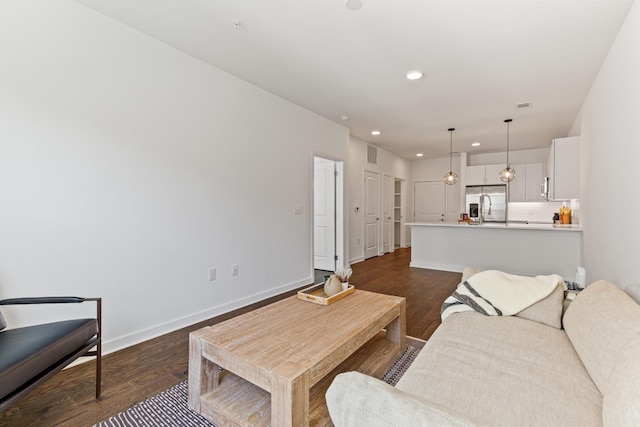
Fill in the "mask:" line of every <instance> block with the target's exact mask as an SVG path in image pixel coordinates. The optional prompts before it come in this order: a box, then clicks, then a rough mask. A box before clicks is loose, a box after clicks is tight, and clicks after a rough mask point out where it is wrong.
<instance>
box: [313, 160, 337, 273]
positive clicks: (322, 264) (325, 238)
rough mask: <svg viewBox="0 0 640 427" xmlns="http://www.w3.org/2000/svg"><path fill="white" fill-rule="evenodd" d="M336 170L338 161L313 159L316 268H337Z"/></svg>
mask: <svg viewBox="0 0 640 427" xmlns="http://www.w3.org/2000/svg"><path fill="white" fill-rule="evenodd" d="M335 177H336V169H335V162H333V161H330V160H326V159H322V158H320V157H315V158H314V172H313V183H314V187H313V210H314V215H313V267H314V268H315V269H318V270H327V271H334V270H335V268H336V178H335Z"/></svg>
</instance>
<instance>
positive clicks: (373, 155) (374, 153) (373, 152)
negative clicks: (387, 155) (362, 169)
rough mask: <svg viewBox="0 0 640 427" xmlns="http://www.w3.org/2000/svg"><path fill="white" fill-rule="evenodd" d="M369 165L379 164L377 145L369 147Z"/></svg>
mask: <svg viewBox="0 0 640 427" xmlns="http://www.w3.org/2000/svg"><path fill="white" fill-rule="evenodd" d="M367 163H371V164H373V165H377V164H378V147H376V146H375V145H367Z"/></svg>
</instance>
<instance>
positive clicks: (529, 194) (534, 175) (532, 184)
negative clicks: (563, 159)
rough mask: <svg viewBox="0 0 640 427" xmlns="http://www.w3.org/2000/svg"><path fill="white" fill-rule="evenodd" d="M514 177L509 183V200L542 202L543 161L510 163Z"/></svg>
mask: <svg viewBox="0 0 640 427" xmlns="http://www.w3.org/2000/svg"><path fill="white" fill-rule="evenodd" d="M511 167H512V168H513V169H515V171H516V178H515V179H514V180H513V181H511V182H510V183H509V202H544V200H545V198H544V195H543V188H542V185H543V182H544V172H545V164H544V163H527V164H524V163H521V164H513V165H511Z"/></svg>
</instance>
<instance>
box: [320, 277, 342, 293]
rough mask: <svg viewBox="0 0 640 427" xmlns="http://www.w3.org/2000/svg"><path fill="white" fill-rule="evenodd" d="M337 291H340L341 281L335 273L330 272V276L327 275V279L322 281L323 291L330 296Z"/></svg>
mask: <svg viewBox="0 0 640 427" xmlns="http://www.w3.org/2000/svg"><path fill="white" fill-rule="evenodd" d="M338 292H342V283H341V282H340V280H339V279H338V278H337V277H336V276H335V275H333V274H332V275H331V277H329V280H327V281H326V282H324V293H325V295H326V296H328V297H330V296H333V295H335V294H337V293H338Z"/></svg>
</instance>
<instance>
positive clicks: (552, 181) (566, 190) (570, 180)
mask: <svg viewBox="0 0 640 427" xmlns="http://www.w3.org/2000/svg"><path fill="white" fill-rule="evenodd" d="M547 177H548V178H549V185H548V190H547V200H571V199H579V198H580V137H579V136H572V137H568V138H556V139H554V140H553V141H552V142H551V150H550V151H549V159H548V161H547Z"/></svg>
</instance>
